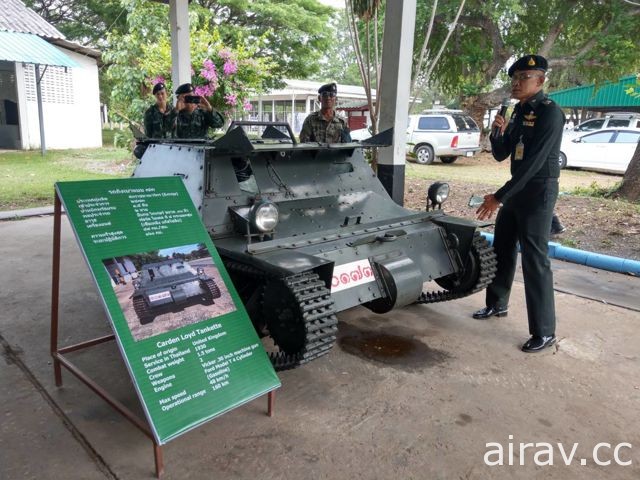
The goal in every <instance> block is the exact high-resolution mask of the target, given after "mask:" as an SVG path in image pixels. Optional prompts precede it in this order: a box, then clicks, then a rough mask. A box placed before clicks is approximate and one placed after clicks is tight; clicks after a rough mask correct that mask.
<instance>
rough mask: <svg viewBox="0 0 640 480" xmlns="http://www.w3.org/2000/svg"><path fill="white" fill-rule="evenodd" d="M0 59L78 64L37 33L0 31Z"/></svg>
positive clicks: (69, 65) (48, 63)
mask: <svg viewBox="0 0 640 480" xmlns="http://www.w3.org/2000/svg"><path fill="white" fill-rule="evenodd" d="M0 60H4V61H7V62H23V63H34V64H39V65H55V66H58V67H71V68H73V67H79V66H80V65H79V64H78V63H77V62H75V61H74V60H73V59H72V58H70V57H69V56H68V55H65V53H64V52H61V51H60V50H58V49H57V48H56V47H54V46H53V45H51V44H50V43H49V42H47V41H46V40H43V39H42V38H40V37H38V36H37V35H33V34H31V33H18V32H0Z"/></svg>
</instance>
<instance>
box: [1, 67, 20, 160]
mask: <svg viewBox="0 0 640 480" xmlns="http://www.w3.org/2000/svg"><path fill="white" fill-rule="evenodd" d="M0 148H11V149H19V148H21V143H20V121H19V118H18V90H17V88H16V67H15V64H14V63H12V62H0Z"/></svg>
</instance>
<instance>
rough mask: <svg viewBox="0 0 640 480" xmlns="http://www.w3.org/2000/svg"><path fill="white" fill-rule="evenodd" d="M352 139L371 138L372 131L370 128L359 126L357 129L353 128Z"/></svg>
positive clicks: (359, 140)
mask: <svg viewBox="0 0 640 480" xmlns="http://www.w3.org/2000/svg"><path fill="white" fill-rule="evenodd" d="M350 133H351V140H353V141H358V142H361V141H362V140H366V139H367V138H371V131H370V130H369V128H359V129H357V130H351V132H350Z"/></svg>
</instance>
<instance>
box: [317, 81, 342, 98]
mask: <svg viewBox="0 0 640 480" xmlns="http://www.w3.org/2000/svg"><path fill="white" fill-rule="evenodd" d="M323 92H331V93H336V94H337V93H338V86H337V85H336V84H335V82H333V83H327V84H325V85H322V86H321V87H320V88H319V89H318V93H319V94H320V95H321V94H322V93H323Z"/></svg>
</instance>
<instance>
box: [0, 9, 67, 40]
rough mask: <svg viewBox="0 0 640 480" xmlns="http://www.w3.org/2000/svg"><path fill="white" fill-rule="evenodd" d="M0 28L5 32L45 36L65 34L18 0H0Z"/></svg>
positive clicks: (61, 35) (60, 36) (58, 36)
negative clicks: (0, 5)
mask: <svg viewBox="0 0 640 480" xmlns="http://www.w3.org/2000/svg"><path fill="white" fill-rule="evenodd" d="M1 3H2V7H0V30H3V31H5V32H20V33H33V34H34V35H38V36H40V37H45V38H61V39H64V38H65V36H64V35H63V34H62V33H61V32H60V31H59V30H58V29H57V28H55V27H54V26H53V25H51V24H50V23H48V22H47V21H46V20H45V19H44V18H42V17H41V16H40V15H38V14H37V13H36V12H34V11H33V10H31V9H30V8H27V7H26V6H25V4H24V3H22V2H21V1H20V0H1Z"/></svg>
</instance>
